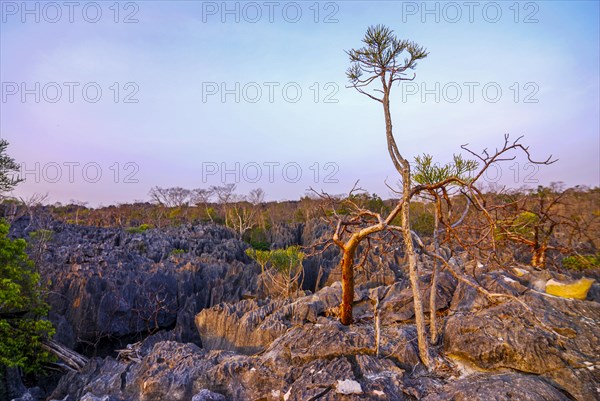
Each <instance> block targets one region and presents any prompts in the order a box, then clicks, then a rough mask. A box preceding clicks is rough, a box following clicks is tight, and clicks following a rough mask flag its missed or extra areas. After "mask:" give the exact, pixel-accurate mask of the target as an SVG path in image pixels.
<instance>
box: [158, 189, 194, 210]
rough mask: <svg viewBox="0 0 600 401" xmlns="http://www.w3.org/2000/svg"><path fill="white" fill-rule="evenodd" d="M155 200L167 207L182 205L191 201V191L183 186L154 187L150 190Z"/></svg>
mask: <svg viewBox="0 0 600 401" xmlns="http://www.w3.org/2000/svg"><path fill="white" fill-rule="evenodd" d="M148 195H150V198H151V199H152V201H153V202H155V203H157V204H159V205H162V206H165V207H182V206H186V205H187V204H188V203H189V202H190V195H191V191H190V190H189V189H185V188H181V187H171V188H161V187H153V188H151V189H150V191H149V192H148Z"/></svg>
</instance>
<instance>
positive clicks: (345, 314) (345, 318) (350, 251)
mask: <svg viewBox="0 0 600 401" xmlns="http://www.w3.org/2000/svg"><path fill="white" fill-rule="evenodd" d="M356 246H357V243H354V242H352V240H351V241H350V244H347V245H346V248H344V255H343V257H342V260H341V262H340V265H341V268H342V304H341V305H340V322H341V323H342V324H343V325H346V326H347V325H349V324H352V304H353V302H354V253H355V251H356Z"/></svg>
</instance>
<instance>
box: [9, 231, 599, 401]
mask: <svg viewBox="0 0 600 401" xmlns="http://www.w3.org/2000/svg"><path fill="white" fill-rule="evenodd" d="M25 226H26V225H25V224H24V223H23V224H21V225H19V224H15V225H13V234H14V235H16V236H25V235H26V234H27V233H26V232H25V231H26V230H24V227H25ZM52 230H53V231H54V233H55V234H54V238H53V240H52V242H51V243H49V245H48V249H47V252H46V256H45V264H44V266H45V268H44V271H43V275H44V277H47V278H51V284H50V286H51V291H52V294H53V295H52V296H51V298H50V303H51V306H52V308H53V314H52V316H51V319H52V320H53V321H54V322H55V324H56V325H57V327H58V333H57V336H56V339H57V340H58V341H60V342H61V343H63V344H65V345H67V346H69V347H72V348H74V349H76V350H78V351H80V352H82V353H85V354H86V355H87V356H89V357H90V362H89V363H88V364H87V365H86V366H85V367H84V368H83V369H82V370H81V371H80V372H70V373H67V374H65V375H64V376H63V377H62V378H61V379H60V381H59V383H58V385H57V386H56V388H54V389H53V390H51V391H49V393H48V394H46V395H44V396H43V397H42V398H41V399H48V400H57V401H58V400H60V401H76V400H81V401H141V400H148V401H161V400H164V401H179V400H181V401H190V400H192V401H201V400H219V401H221V400H232V401H233V400H240V401H241V400H255V401H258V400H265V401H266V400H286V401H293V400H427V401H437V400H439V401H442V400H457V401H458V400H465V401H466V400H469V401H472V400H476V401H477V400H481V401H484V400H485V401H488V400H497V401H504V400H506V401H508V400H530V401H534V400H536V401H537V400H539V401H542V400H546V401H548V400H577V401H588V400H596V399H600V352H599V350H600V330H598V327H600V303H598V301H599V300H600V297H599V296H598V295H599V293H600V291H599V288H598V285H597V284H594V287H593V288H592V290H591V291H590V293H589V294H588V298H587V299H586V300H573V299H565V298H560V297H554V296H551V295H548V294H545V293H544V292H543V288H540V287H539V282H540V280H546V279H547V278H548V275H550V276H553V277H554V276H556V278H558V279H565V278H566V277H564V276H560V275H553V274H551V273H548V272H544V273H543V274H542V273H541V272H535V271H532V270H529V271H528V272H526V273H524V274H523V273H522V272H521V273H520V274H514V272H513V271H501V272H498V271H496V272H494V271H492V272H490V271H486V270H485V269H480V270H479V271H477V272H476V278H477V281H478V282H479V283H481V284H482V285H484V286H485V287H486V288H487V289H488V290H490V291H493V292H495V293H501V294H510V295H512V296H514V297H515V299H508V298H499V299H497V300H495V301H494V302H491V301H490V300H488V299H487V298H486V297H484V296H483V295H482V294H481V293H479V292H477V291H476V290H475V289H473V288H472V287H470V286H468V285H467V284H465V283H464V282H457V280H456V279H455V278H454V277H453V276H452V275H450V274H449V273H447V272H442V273H440V276H439V279H438V286H437V294H438V296H437V298H438V305H437V306H438V311H437V313H438V319H439V321H440V325H441V327H442V332H443V335H442V339H441V341H440V343H439V344H437V345H436V346H432V347H431V351H432V354H433V356H434V360H435V368H434V369H432V370H427V369H426V368H425V367H424V366H423V365H422V364H421V363H420V361H419V358H418V354H417V347H416V329H415V325H414V315H413V311H412V293H411V291H410V289H409V286H408V282H407V280H406V279H404V278H403V276H402V274H401V271H399V270H398V266H394V267H393V268H390V269H389V271H390V272H391V273H390V274H388V275H387V276H386V278H385V279H383V280H379V281H378V282H370V283H364V284H361V285H360V286H359V287H358V288H357V291H356V296H355V301H356V302H355V308H354V316H355V318H356V322H355V323H354V324H353V325H350V326H343V325H341V324H339V323H338V321H337V319H336V317H335V316H336V312H337V306H338V305H339V302H340V297H341V286H340V284H339V282H337V281H335V279H336V276H335V275H334V274H332V275H328V276H327V277H324V278H323V282H324V283H327V284H328V285H326V286H324V287H323V288H321V289H320V290H319V291H317V292H316V293H311V292H310V291H304V292H303V294H301V296H299V297H298V298H295V299H288V300H284V299H275V298H273V297H268V295H269V293H268V289H267V288H265V283H264V282H263V281H261V278H260V277H259V275H258V273H259V272H260V269H259V268H258V267H257V266H254V265H253V264H252V263H251V262H250V260H248V259H247V258H246V256H245V254H244V249H245V246H246V245H245V244H243V243H242V242H240V241H239V240H237V239H236V237H235V235H234V234H233V233H232V232H231V231H229V230H227V229H224V228H222V227H218V226H184V227H179V228H173V229H166V230H162V231H159V230H149V231H146V232H144V233H137V234H134V233H127V232H124V231H122V230H120V229H99V228H86V227H75V226H68V225H64V224H62V223H55V224H54V226H53V227H52ZM180 250H181V251H180ZM313 263H314V262H313ZM457 263H458V264H459V266H457V268H458V269H460V263H459V262H457ZM390 277H391V279H390ZM429 282H430V275H429V274H428V273H427V272H426V271H424V274H423V276H422V278H421V287H422V290H423V292H424V295H425V292H426V291H429V289H428V288H429ZM311 286H312V284H311ZM312 288H314V287H312ZM377 299H378V300H379V303H378V304H377V303H376V300H377ZM519 301H521V302H522V303H520V302H519ZM375 305H378V306H377V315H378V316H379V320H380V329H379V331H378V330H377V329H376V325H375V318H374V316H375V312H376V311H375ZM523 305H526V307H524V306H523ZM377 339H378V340H377ZM128 343H129V344H130V345H129V346H128V347H127V344H128ZM118 349H125V351H122V352H120V353H117V352H116V350H118ZM36 391H37V390H30V391H29V392H28V393H27V394H25V395H24V396H23V398H21V399H20V400H33V399H40V398H34V397H32V395H36V394H37V395H39V394H40V393H39V392H37V393H36ZM28 397H29V398H28Z"/></svg>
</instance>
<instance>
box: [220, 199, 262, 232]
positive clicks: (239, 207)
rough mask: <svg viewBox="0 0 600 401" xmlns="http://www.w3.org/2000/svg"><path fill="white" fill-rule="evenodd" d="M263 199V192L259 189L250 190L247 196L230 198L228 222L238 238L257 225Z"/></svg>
mask: <svg viewBox="0 0 600 401" xmlns="http://www.w3.org/2000/svg"><path fill="white" fill-rule="evenodd" d="M264 199H265V192H264V191H263V190H262V189H261V188H256V189H253V190H251V191H250V193H249V194H248V196H241V195H235V194H234V195H233V196H232V198H231V208H230V213H229V214H230V217H229V219H228V221H229V223H230V224H231V227H232V228H233V229H234V230H236V231H237V232H238V233H239V234H240V236H243V235H244V234H245V233H246V231H248V230H250V229H252V228H253V227H255V226H256V225H257V223H258V217H259V214H260V207H261V205H262V203H263V201H264Z"/></svg>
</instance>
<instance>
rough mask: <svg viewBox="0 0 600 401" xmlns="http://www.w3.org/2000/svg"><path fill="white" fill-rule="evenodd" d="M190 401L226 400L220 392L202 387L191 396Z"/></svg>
mask: <svg viewBox="0 0 600 401" xmlns="http://www.w3.org/2000/svg"><path fill="white" fill-rule="evenodd" d="M192 401H226V398H225V396H224V395H222V394H218V393H213V392H212V391H210V390H207V389H202V390H200V391H199V392H198V393H197V394H195V395H194V396H193V397H192Z"/></svg>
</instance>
